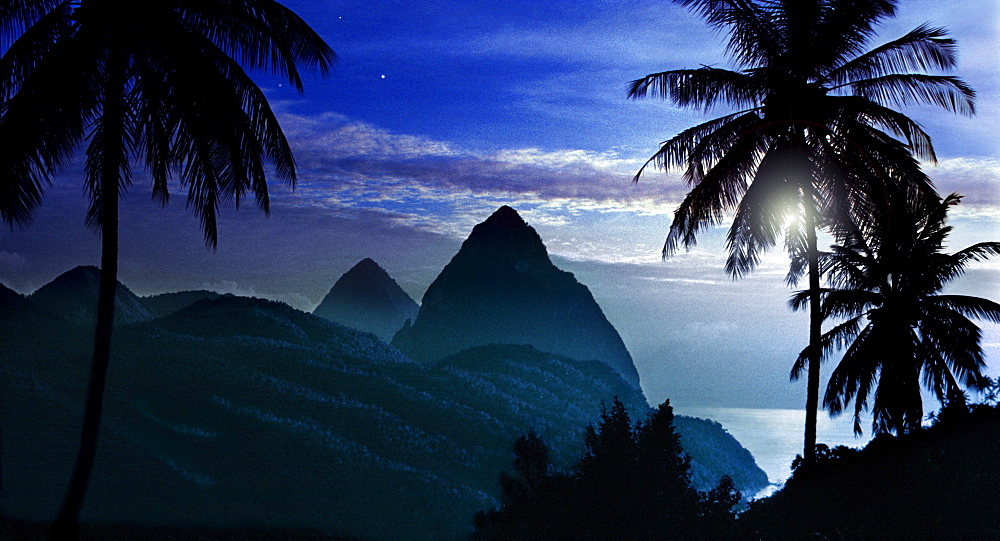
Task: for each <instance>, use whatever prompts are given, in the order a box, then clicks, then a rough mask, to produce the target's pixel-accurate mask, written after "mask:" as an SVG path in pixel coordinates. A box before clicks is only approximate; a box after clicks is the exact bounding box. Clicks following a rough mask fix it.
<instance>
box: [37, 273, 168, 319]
mask: <svg viewBox="0 0 1000 541" xmlns="http://www.w3.org/2000/svg"><path fill="white" fill-rule="evenodd" d="M100 277H101V271H100V270H99V269H98V268H97V267H93V266H80V267H76V268H74V269H71V270H69V271H66V272H64V273H63V274H60V275H59V276H57V277H56V279H55V280H52V281H51V282H49V283H48V284H45V285H44V286H42V287H40V288H38V290H37V291H35V292H34V293H32V294H31V295H29V296H28V298H29V299H30V300H31V301H33V302H34V303H35V304H37V305H38V306H40V307H41V308H43V309H45V310H47V311H49V312H52V313H54V314H59V315H60V316H62V317H63V318H65V319H66V320H68V321H70V322H72V323H76V324H79V325H92V324H93V323H94V322H95V321H96V320H97V292H98V289H99V285H100ZM155 317H156V314H155V313H154V311H152V310H150V309H149V308H148V307H147V306H146V305H145V304H143V302H142V300H141V299H140V298H139V297H137V296H136V295H135V293H132V291H131V290H129V288H127V287H125V286H124V285H123V284H122V283H121V282H118V288H117V291H116V292H115V323H116V324H119V325H121V324H128V323H137V322H140V321H147V320H150V319H153V318H155Z"/></svg>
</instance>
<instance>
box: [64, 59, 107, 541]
mask: <svg viewBox="0 0 1000 541" xmlns="http://www.w3.org/2000/svg"><path fill="white" fill-rule="evenodd" d="M109 64H110V62H109ZM120 67H121V65H120V64H118V65H111V66H110V67H109V72H110V74H109V84H108V89H107V90H106V92H105V100H104V104H103V106H104V115H105V122H104V124H103V129H104V133H103V134H102V135H101V136H102V137H103V138H104V140H103V149H101V150H102V155H101V160H102V161H101V170H100V186H99V187H98V189H99V190H100V193H99V194H98V200H99V201H100V216H99V219H100V227H101V274H100V286H99V288H98V293H97V323H96V325H95V328H94V355H93V358H92V360H91V364H90V378H89V383H88V385H87V403H86V406H85V408H84V412H83V426H82V428H81V430H80V447H79V449H78V450H77V456H76V463H75V465H74V466H73V473H72V475H71V476H70V480H69V484H68V486H67V488H66V493H65V495H64V496H63V501H62V505H61V506H60V508H59V514H58V516H57V517H56V521H55V523H54V524H53V525H52V530H51V536H52V538H53V539H57V540H63V539H76V538H77V537H78V534H79V520H80V510H81V509H82V508H83V501H84V497H85V496H86V493H87V487H88V485H89V483H90V477H91V473H92V472H93V468H94V462H95V459H96V458H97V439H98V435H99V434H100V429H101V412H102V410H103V408H104V389H105V386H106V382H107V375H108V365H109V364H110V360H111V338H112V333H113V330H114V322H115V293H116V291H117V286H118V196H119V187H118V184H119V178H120V175H121V169H120V168H121V164H122V162H123V158H124V149H123V148H122V142H123V132H124V126H123V121H124V109H125V103H124V97H123V96H124V93H123V92H122V90H121V89H122V88H124V86H125V78H124V73H123V70H121V69H116V68H120Z"/></svg>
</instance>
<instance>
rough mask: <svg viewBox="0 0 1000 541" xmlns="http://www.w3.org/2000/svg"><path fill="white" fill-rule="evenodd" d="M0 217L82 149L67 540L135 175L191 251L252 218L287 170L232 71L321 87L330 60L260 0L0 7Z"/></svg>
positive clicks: (96, 0) (91, 447)
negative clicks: (80, 394)
mask: <svg viewBox="0 0 1000 541" xmlns="http://www.w3.org/2000/svg"><path fill="white" fill-rule="evenodd" d="M0 36H2V39H3V40H4V41H3V42H2V44H3V46H4V47H5V51H4V54H3V56H2V58H0V96H2V99H3V105H2V109H0V114H2V116H0V137H2V140H3V141H4V144H3V145H2V147H0V179H2V180H0V217H2V218H3V220H4V221H6V222H7V223H8V224H9V225H10V226H11V227H13V226H15V225H20V226H24V225H26V224H27V223H29V222H30V220H31V218H32V214H33V211H34V210H35V209H36V208H37V206H38V205H39V204H40V202H41V199H42V195H43V191H44V190H43V189H44V186H45V185H47V184H49V183H51V178H52V176H53V174H54V172H55V171H56V170H57V169H59V168H60V167H61V166H63V165H65V164H66V162H67V161H69V160H70V159H71V158H72V157H73V155H74V153H75V151H76V150H77V149H78V148H79V147H80V146H81V145H82V144H84V143H86V150H85V154H86V161H85V166H84V171H85V185H86V190H87V193H88V195H89V196H90V208H89V212H88V217H87V222H88V225H90V226H91V227H93V228H94V229H95V230H97V231H98V232H99V233H100V235H101V279H100V286H99V294H98V297H99V298H98V311H97V323H96V326H95V333H94V337H95V338H94V352H93V361H92V365H91V373H90V381H89V386H88V392H87V404H86V409H85V412H84V420H83V428H82V431H81V443H80V449H79V454H78V456H77V459H76V464H75V467H74V470H73V474H72V477H71V479H70V482H69V486H68V488H67V491H66V496H65V499H64V500H63V503H62V506H61V508H60V511H59V516H58V518H57V520H56V525H55V527H54V532H55V535H56V536H73V535H75V531H76V524H77V520H78V517H79V512H80V508H81V506H82V503H83V499H84V495H85V492H86V487H87V483H88V480H89V477H90V472H91V469H92V466H93V462H94V457H95V453H96V444H97V437H98V432H99V427H100V418H101V409H102V398H103V393H104V384H105V377H106V374H107V368H108V359H109V354H110V347H111V337H112V329H113V321H114V311H115V306H114V302H115V299H114V292H115V284H116V279H117V260H118V227H119V226H118V202H119V198H120V197H121V195H122V193H123V192H124V191H125V190H126V189H127V188H128V187H129V186H130V185H131V182H132V178H133V174H132V168H131V166H132V164H133V163H137V162H138V163H142V165H143V166H144V167H145V169H146V171H147V172H148V175H149V177H150V178H151V179H152V193H153V197H154V199H156V200H158V201H160V202H161V203H162V204H166V202H167V199H168V181H169V180H170V179H171V178H172V177H173V176H175V175H176V176H177V177H179V180H180V185H181V186H182V187H186V188H187V205H188V206H189V207H191V208H193V209H194V211H195V213H196V214H197V215H198V216H199V218H200V221H201V226H202V229H203V231H204V234H205V241H206V244H208V245H209V246H211V247H213V248H214V247H215V246H216V244H217V241H218V231H217V227H216V215H217V211H218V209H219V208H220V206H221V205H222V204H225V203H229V202H233V203H234V204H235V205H237V206H238V205H239V203H240V202H241V200H243V199H244V198H246V197H248V196H252V197H254V199H256V201H257V206H258V207H260V208H261V209H262V210H264V211H265V212H267V210H268V192H267V184H266V179H265V173H266V172H268V169H267V167H270V168H271V169H270V172H273V175H274V176H276V177H277V178H279V179H281V180H283V181H285V182H287V183H289V184H291V185H293V186H294V183H295V164H294V162H293V159H292V153H291V150H290V148H289V146H288V142H287V141H286V140H285V137H284V134H283V133H282V130H281V128H280V126H279V125H278V122H277V119H276V117H275V115H274V113H273V112H272V110H271V109H270V106H269V105H268V103H267V100H266V99H265V97H264V93H263V92H262V91H261V89H260V88H258V87H257V85H256V84H255V83H254V82H253V81H252V80H251V79H250V77H249V76H248V75H247V73H246V72H245V71H244V68H247V69H263V70H267V71H270V72H274V73H277V74H279V75H281V76H282V77H284V78H287V79H288V81H290V82H291V83H292V84H294V85H295V87H296V88H297V89H298V90H299V91H300V92H301V91H302V80H301V78H300V75H299V71H298V65H300V64H301V65H305V66H309V67H315V68H318V69H319V71H320V72H321V73H324V74H325V73H327V72H328V70H329V69H330V68H331V67H332V64H333V62H334V61H335V60H336V56H335V54H334V53H333V51H332V50H331V49H330V48H329V46H327V45H326V43H324V41H323V40H322V38H320V37H319V36H318V35H317V34H316V33H315V32H314V31H313V30H312V29H311V28H310V27H309V26H308V25H307V24H306V23H305V22H304V21H303V20H302V19H300V18H299V17H298V16H297V15H295V14H294V13H293V12H291V11H290V10H288V9H287V8H285V7H284V6H282V5H281V4H279V3H277V2H274V1H272V0H243V1H238V2H233V1H228V0H198V1H197V2H189V1H185V0H165V1H159V2H132V1H127V0H79V1H72V0H70V1H56V0H13V1H9V2H5V3H4V4H3V6H2V7H0Z"/></svg>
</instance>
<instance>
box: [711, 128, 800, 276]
mask: <svg viewBox="0 0 1000 541" xmlns="http://www.w3.org/2000/svg"><path fill="white" fill-rule="evenodd" d="M803 162H806V159H805V157H804V156H801V155H800V154H799V153H797V152H794V151H793V150H792V149H791V148H787V147H786V148H772V149H771V150H770V151H769V152H767V153H766V154H765V155H764V158H763V159H762V160H761V163H760V165H758V166H757V171H756V174H755V175H754V180H753V182H751V183H750V186H749V187H748V188H747V190H746V192H745V193H744V194H743V197H742V199H741V200H740V202H739V204H738V205H737V206H736V214H735V216H734V217H733V224H732V226H731V227H730V228H729V233H728V234H727V236H726V248H727V249H728V250H729V257H728V258H727V259H726V272H728V273H729V274H730V275H732V276H734V277H737V278H739V277H741V276H744V275H745V274H747V273H748V272H750V270H751V269H753V268H754V267H756V266H757V264H758V263H759V261H760V256H761V254H762V253H764V252H765V251H766V250H767V249H768V248H770V247H771V246H773V245H774V244H775V243H776V242H777V239H778V235H780V234H781V232H782V230H783V229H784V226H785V221H786V220H787V218H788V217H789V216H790V215H791V214H792V213H794V212H795V211H796V210H797V208H798V206H799V202H800V190H799V187H800V184H799V183H798V182H796V179H795V177H796V173H795V172H796V171H801V170H802V169H803V168H808V163H803Z"/></svg>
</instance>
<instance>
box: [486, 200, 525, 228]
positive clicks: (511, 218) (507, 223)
mask: <svg viewBox="0 0 1000 541" xmlns="http://www.w3.org/2000/svg"><path fill="white" fill-rule="evenodd" d="M483 224H488V225H492V226H499V227H511V228H522V227H528V224H527V222H525V221H524V219H523V218H521V215H520V214H518V213H517V211H516V210H514V209H513V208H511V207H509V206H507V205H504V206H502V207H500V208H498V209H497V210H496V211H494V212H493V214H491V215H490V217H489V218H487V219H486V221H485V222H483Z"/></svg>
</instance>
